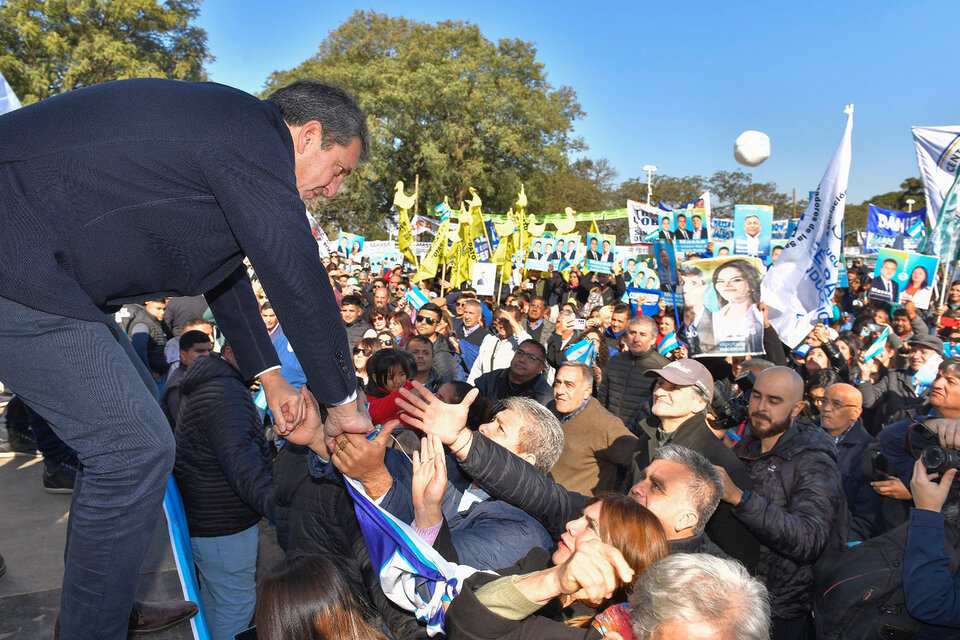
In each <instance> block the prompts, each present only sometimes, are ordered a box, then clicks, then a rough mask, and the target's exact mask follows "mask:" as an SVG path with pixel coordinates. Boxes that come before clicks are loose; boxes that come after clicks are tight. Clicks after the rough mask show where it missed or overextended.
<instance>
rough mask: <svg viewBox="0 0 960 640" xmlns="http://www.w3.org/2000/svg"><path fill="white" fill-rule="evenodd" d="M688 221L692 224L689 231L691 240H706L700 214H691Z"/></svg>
mask: <svg viewBox="0 0 960 640" xmlns="http://www.w3.org/2000/svg"><path fill="white" fill-rule="evenodd" d="M690 222H691V223H692V224H693V231H691V232H690V239H691V240H707V229H706V227H704V226H703V218H701V217H700V216H696V215H695V216H691V217H690Z"/></svg>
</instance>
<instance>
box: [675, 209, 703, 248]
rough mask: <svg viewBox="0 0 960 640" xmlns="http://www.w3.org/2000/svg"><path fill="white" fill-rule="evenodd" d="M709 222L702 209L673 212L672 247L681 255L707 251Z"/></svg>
mask: <svg viewBox="0 0 960 640" xmlns="http://www.w3.org/2000/svg"><path fill="white" fill-rule="evenodd" d="M709 228H710V221H709V219H708V218H707V212H706V211H705V210H704V209H680V210H677V211H674V212H673V232H672V233H673V245H674V248H675V249H676V250H677V251H679V252H681V253H703V252H704V251H706V250H707V244H708V243H709V242H710V238H709V235H710V234H709V231H708V230H709Z"/></svg>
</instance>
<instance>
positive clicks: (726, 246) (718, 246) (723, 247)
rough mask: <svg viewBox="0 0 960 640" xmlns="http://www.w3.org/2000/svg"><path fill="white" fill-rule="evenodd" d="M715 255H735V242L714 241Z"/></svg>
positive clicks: (722, 256)
mask: <svg viewBox="0 0 960 640" xmlns="http://www.w3.org/2000/svg"><path fill="white" fill-rule="evenodd" d="M713 255H714V256H715V257H718V258H724V257H726V256H731V255H733V242H732V241H730V242H716V241H714V243H713Z"/></svg>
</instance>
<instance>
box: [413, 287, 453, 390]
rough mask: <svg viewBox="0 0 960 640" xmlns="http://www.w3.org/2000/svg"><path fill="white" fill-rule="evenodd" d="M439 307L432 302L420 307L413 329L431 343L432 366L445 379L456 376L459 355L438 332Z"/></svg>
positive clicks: (440, 313)
mask: <svg viewBox="0 0 960 640" xmlns="http://www.w3.org/2000/svg"><path fill="white" fill-rule="evenodd" d="M442 313H443V312H442V311H441V309H440V307H438V306H437V305H435V304H434V303H432V302H428V303H427V304H425V305H423V306H422V307H420V311H418V312H417V320H416V322H415V323H414V329H415V330H416V332H417V335H418V336H422V337H424V338H426V339H427V340H429V341H430V342H431V343H432V344H433V368H434V369H436V370H437V373H439V374H440V375H441V376H442V377H444V378H446V379H447V380H454V379H455V378H456V377H457V368H458V367H459V366H460V357H459V356H458V355H457V352H456V350H455V349H454V348H453V344H451V343H450V339H449V338H447V336H445V335H443V334H441V333H438V332H437V329H439V328H440V319H441V318H442V317H443V316H442Z"/></svg>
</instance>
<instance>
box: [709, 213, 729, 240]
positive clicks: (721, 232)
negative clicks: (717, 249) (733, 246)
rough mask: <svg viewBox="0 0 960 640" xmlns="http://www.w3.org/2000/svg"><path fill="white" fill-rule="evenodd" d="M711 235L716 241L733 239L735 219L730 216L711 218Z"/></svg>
mask: <svg viewBox="0 0 960 640" xmlns="http://www.w3.org/2000/svg"><path fill="white" fill-rule="evenodd" d="M710 237H711V238H712V239H713V241H714V242H727V241H729V240H733V220H730V219H729V218H712V219H711V220H710Z"/></svg>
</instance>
